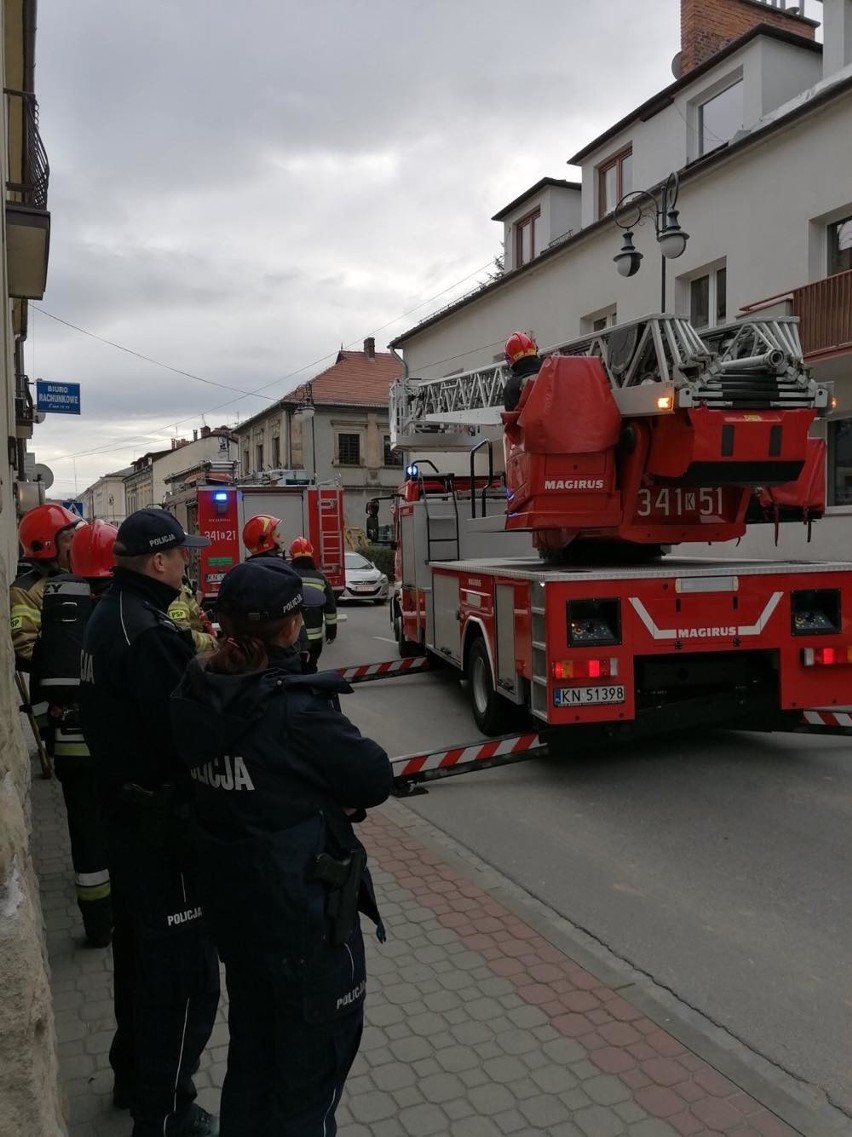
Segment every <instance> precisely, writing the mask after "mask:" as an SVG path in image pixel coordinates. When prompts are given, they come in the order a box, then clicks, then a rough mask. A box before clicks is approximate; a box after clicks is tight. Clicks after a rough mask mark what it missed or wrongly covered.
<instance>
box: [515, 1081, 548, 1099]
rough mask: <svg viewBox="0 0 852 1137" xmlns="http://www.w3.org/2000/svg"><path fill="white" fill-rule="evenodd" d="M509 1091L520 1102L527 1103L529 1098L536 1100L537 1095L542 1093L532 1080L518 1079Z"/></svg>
mask: <svg viewBox="0 0 852 1137" xmlns="http://www.w3.org/2000/svg"><path fill="white" fill-rule="evenodd" d="M509 1089H510V1090H511V1091H512V1093H513V1094H514V1095H515V1097H516V1098H517V1099H518V1101H526V1099H527V1098H534V1097H535V1096H536V1094H540V1093H541V1090H540V1089H539V1088H538V1086H537V1085H536V1084H535V1082H534V1081H533V1080H532V1078H518V1080H517V1081H516V1082H512V1084H511V1085H510V1086H509Z"/></svg>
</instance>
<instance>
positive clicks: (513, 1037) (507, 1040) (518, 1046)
mask: <svg viewBox="0 0 852 1137" xmlns="http://www.w3.org/2000/svg"><path fill="white" fill-rule="evenodd" d="M495 1041H496V1042H497V1045H498V1046H499V1047H500V1048H501V1049H502V1050H504V1051H505V1052H506V1053H507V1054H527V1053H529V1052H531V1051H536V1050H537V1049H538V1043H537V1041H536V1039H535V1038H534V1037H533V1035H532V1034H531V1033H530V1032H529V1031H526V1030H518V1028H517V1027H510V1028H509V1029H508V1030H503V1031H500V1033H499V1034H498V1035H497V1037H496V1040H495Z"/></svg>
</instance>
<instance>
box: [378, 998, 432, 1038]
mask: <svg viewBox="0 0 852 1137" xmlns="http://www.w3.org/2000/svg"><path fill="white" fill-rule="evenodd" d="M413 1005H414V1004H412V1006H413ZM425 1011H426V1008H425V1007H422V1006H421V1007H420V1010H419V1011H412V1014H418V1013H425ZM385 1034H386V1035H387V1036H388V1039H389V1040H391V1041H392V1040H393V1039H396V1038H407V1037H408V1036H409V1035H410V1034H411V1031H410V1029H409V1027H408V1017H407V1016H406V1020H405V1022H401V1023H391V1025H390V1026H386V1027H385Z"/></svg>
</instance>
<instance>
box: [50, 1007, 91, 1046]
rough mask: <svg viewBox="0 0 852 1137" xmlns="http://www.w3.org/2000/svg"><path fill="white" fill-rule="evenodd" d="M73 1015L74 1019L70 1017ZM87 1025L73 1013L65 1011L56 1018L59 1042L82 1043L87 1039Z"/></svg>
mask: <svg viewBox="0 0 852 1137" xmlns="http://www.w3.org/2000/svg"><path fill="white" fill-rule="evenodd" d="M69 1015H72V1017H68V1016H69ZM86 1033H87V1031H86V1024H85V1023H84V1022H81V1020H80V1019H79V1018H78V1017H77V1016H76V1015H73V1014H72V1012H69V1011H63V1012H62V1013H61V1014H58V1015H57V1016H56V1040H57V1042H60V1043H62V1042H81V1041H82V1040H83V1039H84V1038H85V1037H86Z"/></svg>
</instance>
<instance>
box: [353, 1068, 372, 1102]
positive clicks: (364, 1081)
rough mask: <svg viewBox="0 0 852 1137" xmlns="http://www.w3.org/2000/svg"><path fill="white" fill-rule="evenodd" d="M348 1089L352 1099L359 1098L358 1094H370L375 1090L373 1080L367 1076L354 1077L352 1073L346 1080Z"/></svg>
mask: <svg viewBox="0 0 852 1137" xmlns="http://www.w3.org/2000/svg"><path fill="white" fill-rule="evenodd" d="M346 1089H347V1091H348V1093H349V1094H350V1095H351V1096H352V1097H357V1096H358V1094H368V1093H369V1092H370V1091H371V1090H372V1089H374V1083H373V1079H372V1078H369V1077H367V1076H366V1075H365V1074H360V1075H354V1074H352V1073H350V1075H349V1077H348V1078H347V1079H346Z"/></svg>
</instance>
